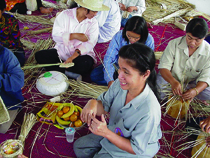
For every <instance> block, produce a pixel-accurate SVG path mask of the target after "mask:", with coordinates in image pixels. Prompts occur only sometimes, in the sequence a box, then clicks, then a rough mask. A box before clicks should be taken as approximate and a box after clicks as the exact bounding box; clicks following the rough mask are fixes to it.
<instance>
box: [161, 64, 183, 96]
mask: <svg viewBox="0 0 210 158" xmlns="http://www.w3.org/2000/svg"><path fill="white" fill-rule="evenodd" d="M160 74H161V76H162V77H163V78H164V80H166V81H167V82H168V83H170V85H171V90H172V91H173V94H174V95H180V96H181V95H182V86H181V84H180V83H179V81H177V80H176V79H175V78H174V77H173V76H172V74H171V71H169V70H168V69H165V68H162V69H160Z"/></svg>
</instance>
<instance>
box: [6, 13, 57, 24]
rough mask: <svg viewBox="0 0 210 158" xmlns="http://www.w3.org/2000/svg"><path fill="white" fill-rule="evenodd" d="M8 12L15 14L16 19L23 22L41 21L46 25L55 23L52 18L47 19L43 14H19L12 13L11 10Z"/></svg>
mask: <svg viewBox="0 0 210 158" xmlns="http://www.w3.org/2000/svg"><path fill="white" fill-rule="evenodd" d="M8 13H9V14H11V15H13V16H14V17H15V18H16V19H18V20H20V21H22V22H34V23H40V24H44V25H53V22H52V21H50V19H46V18H43V17H41V16H34V15H23V14H18V13H11V12H8Z"/></svg>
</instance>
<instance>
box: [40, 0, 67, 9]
mask: <svg viewBox="0 0 210 158" xmlns="http://www.w3.org/2000/svg"><path fill="white" fill-rule="evenodd" d="M42 4H43V6H45V7H47V8H55V9H67V8H68V6H67V5H66V4H65V3H63V2H59V3H57V4H54V3H51V2H47V1H44V0H42Z"/></svg>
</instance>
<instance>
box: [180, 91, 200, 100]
mask: <svg viewBox="0 0 210 158" xmlns="http://www.w3.org/2000/svg"><path fill="white" fill-rule="evenodd" d="M196 95H197V92H196V90H195V89H188V90H187V91H186V92H184V93H183V94H182V98H183V99H184V100H192V99H193V98H194V97H195V96H196Z"/></svg>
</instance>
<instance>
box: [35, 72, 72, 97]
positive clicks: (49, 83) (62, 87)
mask: <svg viewBox="0 0 210 158" xmlns="http://www.w3.org/2000/svg"><path fill="white" fill-rule="evenodd" d="M67 80H68V78H67V77H66V75H65V74H63V73H61V72H58V71H49V72H46V73H44V74H41V75H40V76H39V78H38V79H37V81H36V88H37V89H38V90H39V92H41V93H42V94H45V95H49V96H56V95H59V94H60V93H63V92H65V91H66V90H67V89H68V86H69V84H68V83H67V82H66V81H67Z"/></svg>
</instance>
